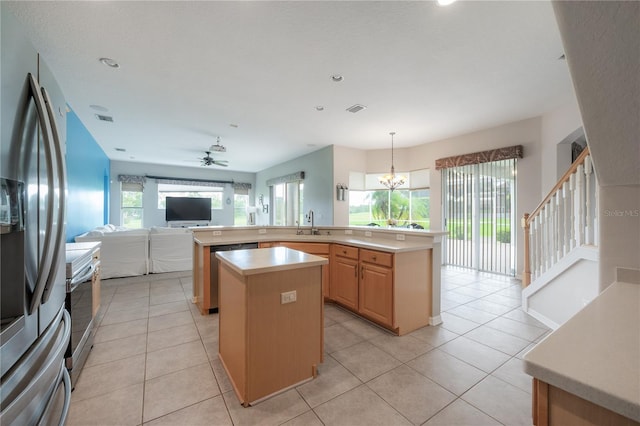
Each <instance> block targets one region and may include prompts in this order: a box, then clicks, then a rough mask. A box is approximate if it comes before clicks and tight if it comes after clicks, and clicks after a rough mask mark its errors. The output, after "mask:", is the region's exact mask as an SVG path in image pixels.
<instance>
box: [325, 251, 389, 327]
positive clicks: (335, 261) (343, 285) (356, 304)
mask: <svg viewBox="0 0 640 426" xmlns="http://www.w3.org/2000/svg"><path fill="white" fill-rule="evenodd" d="M331 263H332V271H333V276H332V280H331V293H330V294H331V298H332V299H333V300H335V301H336V302H338V303H339V304H341V305H343V306H345V307H347V308H349V309H351V310H353V311H355V312H357V313H359V314H360V315H363V316H365V317H367V318H369V319H370V320H372V321H375V322H377V323H379V324H381V325H384V326H386V327H389V328H393V254H391V253H384V252H379V251H375V250H366V249H358V248H356V247H350V246H345V245H341V244H334V245H333V251H332V257H331Z"/></svg>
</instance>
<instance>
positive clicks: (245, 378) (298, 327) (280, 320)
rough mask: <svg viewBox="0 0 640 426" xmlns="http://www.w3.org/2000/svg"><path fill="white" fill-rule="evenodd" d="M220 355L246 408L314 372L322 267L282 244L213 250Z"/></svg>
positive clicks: (311, 257) (322, 261) (320, 334)
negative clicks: (217, 298) (259, 247)
mask: <svg viewBox="0 0 640 426" xmlns="http://www.w3.org/2000/svg"><path fill="white" fill-rule="evenodd" d="M216 257H217V258H218V259H219V261H220V269H219V296H220V300H219V305H220V306H219V315H220V340H219V345H220V350H219V357H220V360H221V361H222V364H223V366H224V368H225V370H226V371H227V374H228V375H229V378H230V380H231V383H232V385H233V388H234V391H235V393H236V395H237V396H238V399H239V400H240V402H241V403H242V404H243V405H244V406H245V407H247V406H249V405H251V404H252V403H255V402H259V401H261V400H263V399H265V398H268V397H269V396H271V395H274V394H277V393H280V392H282V391H284V390H286V389H289V388H291V387H292V386H295V385H298V384H300V383H302V382H305V381H307V380H311V379H313V378H314V377H315V376H316V375H317V367H318V364H319V363H320V362H322V348H323V299H322V266H323V265H325V264H326V263H327V259H325V258H322V257H319V256H314V255H310V254H307V253H303V252H300V251H297V250H292V249H289V248H286V247H274V248H264V249H249V250H234V251H225V252H217V253H216Z"/></svg>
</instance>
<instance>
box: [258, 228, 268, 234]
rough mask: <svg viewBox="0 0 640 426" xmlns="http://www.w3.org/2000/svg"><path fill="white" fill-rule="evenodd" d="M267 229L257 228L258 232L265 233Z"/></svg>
mask: <svg viewBox="0 0 640 426" xmlns="http://www.w3.org/2000/svg"><path fill="white" fill-rule="evenodd" d="M266 233H267V230H266V229H264V228H262V229H258V234H266Z"/></svg>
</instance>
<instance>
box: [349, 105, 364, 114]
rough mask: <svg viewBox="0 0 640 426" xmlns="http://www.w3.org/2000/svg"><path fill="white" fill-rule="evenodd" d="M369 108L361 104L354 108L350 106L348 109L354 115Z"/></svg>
mask: <svg viewBox="0 0 640 426" xmlns="http://www.w3.org/2000/svg"><path fill="white" fill-rule="evenodd" d="M366 108H367V107H366V106H364V105H360V104H355V105H353V106H350V107H349V108H347V111H349V112H352V113H354V114H355V113H356V112H360V111H362V110H363V109H366Z"/></svg>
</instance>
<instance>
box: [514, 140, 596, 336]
mask: <svg viewBox="0 0 640 426" xmlns="http://www.w3.org/2000/svg"><path fill="white" fill-rule="evenodd" d="M597 191H598V185H597V182H596V177H595V173H593V166H592V163H591V156H590V153H589V148H585V149H584V151H582V153H581V154H580V156H579V157H578V158H577V159H576V160H575V161H574V163H573V164H572V165H571V167H570V168H569V170H567V172H566V173H565V174H564V175H563V176H562V178H560V180H559V181H558V183H557V184H556V185H555V186H554V187H553V189H552V190H551V192H549V194H548V195H547V196H546V197H545V198H544V200H543V201H542V202H541V203H540V204H539V205H538V207H537V208H536V209H535V210H534V211H533V213H531V214H525V215H524V218H523V219H522V226H523V229H524V250H525V253H524V273H523V276H522V285H523V287H524V289H523V291H522V308H523V310H524V311H525V312H527V313H528V314H530V315H531V316H533V317H535V318H536V319H538V320H539V321H541V322H543V323H544V324H546V325H547V326H549V327H551V328H553V329H556V328H558V327H559V326H560V325H562V324H563V323H564V322H565V321H567V320H568V319H569V318H570V317H572V316H573V315H574V314H575V313H577V312H578V311H579V310H580V309H582V307H583V306H585V305H586V304H587V303H589V302H590V301H591V300H592V299H593V298H594V297H596V296H597V295H598V292H599V289H598V276H599V271H598V267H599V265H598V241H597V239H598V230H597V226H598V222H597V214H596V212H597V202H598V196H597Z"/></svg>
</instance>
